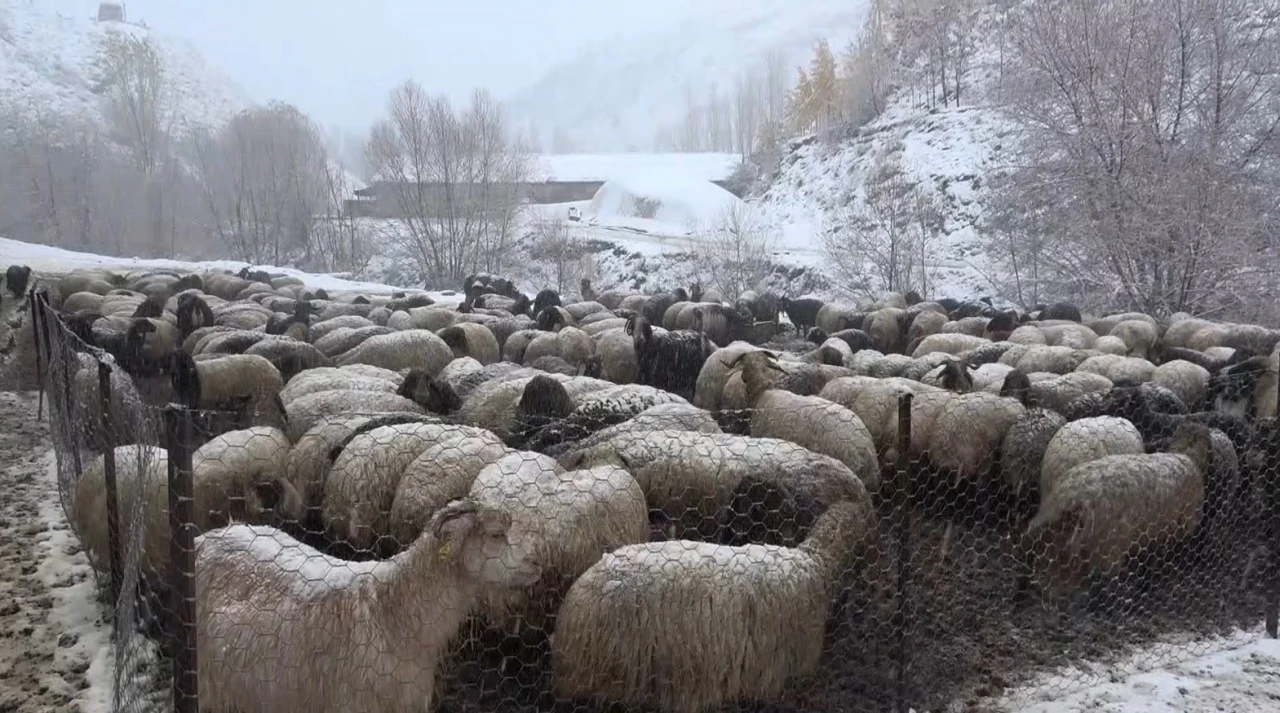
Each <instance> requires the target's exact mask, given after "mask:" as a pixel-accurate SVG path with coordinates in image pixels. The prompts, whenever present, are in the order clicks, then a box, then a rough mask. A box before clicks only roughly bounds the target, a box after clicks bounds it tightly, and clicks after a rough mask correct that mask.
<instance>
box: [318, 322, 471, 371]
mask: <svg viewBox="0 0 1280 713" xmlns="http://www.w3.org/2000/svg"><path fill="white" fill-rule="evenodd" d="M452 360H453V351H452V350H451V349H450V348H449V345H448V344H446V343H445V342H444V340H443V339H441V338H440V337H437V336H436V335H435V333H434V332H431V331H430V330H426V329H409V330H405V331H403V332H394V333H392V334H381V335H376V336H372V337H369V338H368V339H366V340H364V341H363V342H361V343H360V345H359V346H357V347H355V348H354V349H352V350H351V351H348V352H347V353H345V354H343V355H342V356H341V357H339V358H338V359H337V364H338V366H346V365H347V364H370V365H373V366H378V367H382V368H383V369H390V370H391V371H400V370H402V369H413V368H418V369H425V370H426V371H427V373H428V374H431V375H432V376H435V375H436V374H439V373H440V370H441V369H443V368H444V367H445V365H446V364H448V363H449V362H450V361H452Z"/></svg>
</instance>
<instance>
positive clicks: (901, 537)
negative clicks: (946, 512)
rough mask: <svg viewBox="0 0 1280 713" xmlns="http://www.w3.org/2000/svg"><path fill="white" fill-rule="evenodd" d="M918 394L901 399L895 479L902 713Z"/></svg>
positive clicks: (903, 706) (905, 706)
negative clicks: (914, 402)
mask: <svg viewBox="0 0 1280 713" xmlns="http://www.w3.org/2000/svg"><path fill="white" fill-rule="evenodd" d="M913 397H914V394H911V393H905V394H900V395H899V396H898V459H897V463H896V473H895V477H894V481H895V483H894V490H893V496H894V500H895V502H894V508H893V512H894V521H895V522H894V525H895V528H896V529H897V531H898V538H897V540H898V556H897V589H898V608H897V610H896V611H895V612H894V613H893V623H894V628H893V631H894V649H895V653H896V658H897V660H898V681H897V684H898V686H897V687H898V694H897V699H898V713H907V711H908V710H910V709H911V705H910V703H911V702H910V701H909V700H908V698H909V693H908V676H907V670H908V668H909V666H910V664H909V659H910V652H909V651H908V648H907V646H908V644H909V641H908V637H907V623H908V620H909V619H910V616H911V613H910V607H911V592H910V583H911V572H910V569H911V508H912V502H913V501H914V499H915V488H914V487H912V484H913V483H914V482H915V479H914V478H912V477H911V470H910V467H911V402H912V399H913Z"/></svg>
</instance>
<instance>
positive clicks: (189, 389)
mask: <svg viewBox="0 0 1280 713" xmlns="http://www.w3.org/2000/svg"><path fill="white" fill-rule="evenodd" d="M169 374H170V378H171V380H172V382H173V393H174V395H175V396H177V397H178V399H179V400H180V401H181V403H182V404H183V405H184V406H188V407H192V408H194V407H196V406H199V405H200V370H199V369H197V368H196V362H195V360H194V359H192V358H191V355H189V354H187V353H186V352H181V351H177V352H174V353H173V356H172V357H171V363H170V367H169Z"/></svg>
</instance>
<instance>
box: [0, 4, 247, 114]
mask: <svg viewBox="0 0 1280 713" xmlns="http://www.w3.org/2000/svg"><path fill="white" fill-rule="evenodd" d="M96 8H97V3H84V2H69V1H64V2H58V3H50V2H40V3H33V2H30V0H0V68H3V70H2V71H0V106H4V107H6V108H11V109H14V110H19V111H26V112H29V113H39V114H54V115H59V116H68V117H69V116H87V117H90V118H91V119H92V120H93V121H96V122H99V123H105V118H104V117H103V114H102V109H101V98H100V97H99V95H97V94H95V93H94V91H93V87H94V85H95V84H96V83H97V77H98V71H97V69H96V67H95V63H96V59H97V56H98V51H99V47H100V45H101V42H102V41H103V39H104V38H105V37H107V35H108V33H112V32H122V33H128V34H130V35H134V36H138V37H150V38H151V39H152V41H154V42H155V44H156V46H157V47H158V49H159V50H160V53H161V56H162V58H163V61H164V65H165V76H166V79H167V81H168V86H169V88H170V89H171V91H172V101H173V107H174V114H175V125H176V126H177V127H178V128H179V129H181V128H184V127H191V126H194V125H203V126H216V125H219V124H221V123H223V122H225V121H226V120H227V119H229V118H231V116H233V115H234V114H235V113H236V112H238V111H241V110H243V109H245V108H247V107H249V106H250V105H251V103H252V102H251V100H250V99H249V97H248V95H247V94H246V93H245V92H244V90H242V89H241V88H240V87H239V86H238V85H237V84H236V83H235V82H234V81H233V80H231V79H230V78H229V77H228V76H227V75H225V74H223V73H221V72H219V71H217V70H215V69H214V68H212V67H210V66H209V65H208V64H206V63H205V61H204V59H203V57H201V55H200V53H199V52H198V51H197V50H196V49H195V47H194V46H193V45H191V44H190V43H188V42H185V41H183V40H179V39H177V38H174V37H168V36H163V35H160V34H158V33H155V32H152V31H151V30H148V29H146V28H143V27H139V26H137V25H132V24H128V23H99V22H97V21H96V20H95V19H92V18H93V17H95V16H96V13H95V12H94V11H95V10H96Z"/></svg>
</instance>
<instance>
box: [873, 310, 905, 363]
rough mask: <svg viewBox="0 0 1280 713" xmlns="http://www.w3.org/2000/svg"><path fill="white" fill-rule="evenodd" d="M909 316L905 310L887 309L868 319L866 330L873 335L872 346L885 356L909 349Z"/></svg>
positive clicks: (877, 311)
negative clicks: (907, 339)
mask: <svg viewBox="0 0 1280 713" xmlns="http://www.w3.org/2000/svg"><path fill="white" fill-rule="evenodd" d="M908 320H909V315H908V313H907V311H906V310H905V309H898V308H896V307H885V308H883V309H879V310H876V311H875V312H872V313H871V314H868V315H867V317H866V322H865V325H864V327H863V328H864V329H865V330H866V331H867V334H870V335H871V344H872V346H874V347H875V348H876V349H877V350H878V351H881V352H884V353H885V354H889V353H897V354H900V353H902V352H904V351H906V349H907V343H906V338H907V328H908V326H909V325H908Z"/></svg>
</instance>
